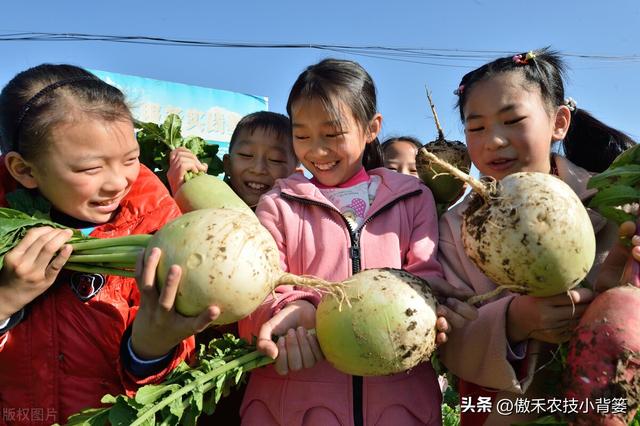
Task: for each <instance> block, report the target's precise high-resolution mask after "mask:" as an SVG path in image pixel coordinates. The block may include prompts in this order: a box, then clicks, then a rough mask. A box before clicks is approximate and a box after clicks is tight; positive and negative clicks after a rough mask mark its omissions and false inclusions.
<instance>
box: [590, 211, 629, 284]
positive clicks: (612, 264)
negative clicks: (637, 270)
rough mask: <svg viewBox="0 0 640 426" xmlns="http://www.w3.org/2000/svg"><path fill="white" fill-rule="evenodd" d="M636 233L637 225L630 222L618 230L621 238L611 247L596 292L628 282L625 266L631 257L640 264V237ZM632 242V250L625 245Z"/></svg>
mask: <svg viewBox="0 0 640 426" xmlns="http://www.w3.org/2000/svg"><path fill="white" fill-rule="evenodd" d="M635 233H636V224H635V223H633V222H631V221H629V222H624V223H623V224H621V225H620V228H619V229H618V235H619V236H620V238H619V239H618V241H617V243H616V244H614V246H613V247H611V250H610V251H609V254H608V255H607V258H606V259H605V260H604V262H603V263H602V266H601V267H600V271H599V272H598V277H597V278H596V282H595V290H596V291H597V292H603V291H605V290H608V289H610V288H612V287H615V286H618V285H620V284H624V281H626V279H625V277H624V276H623V273H624V270H625V266H626V264H627V261H628V260H629V256H633V258H634V259H635V260H636V261H637V262H640V236H637V235H634V234H635ZM629 239H630V241H631V248H630V247H628V246H627V245H626V244H624V241H629Z"/></svg>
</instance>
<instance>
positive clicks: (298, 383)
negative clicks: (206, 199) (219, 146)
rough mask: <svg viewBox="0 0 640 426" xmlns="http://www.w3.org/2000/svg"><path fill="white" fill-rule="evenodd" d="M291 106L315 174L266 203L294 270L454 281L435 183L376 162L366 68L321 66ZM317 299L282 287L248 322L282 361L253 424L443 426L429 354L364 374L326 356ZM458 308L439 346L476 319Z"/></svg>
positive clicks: (251, 416) (245, 332) (260, 211)
mask: <svg viewBox="0 0 640 426" xmlns="http://www.w3.org/2000/svg"><path fill="white" fill-rule="evenodd" d="M287 112H288V113H289V116H290V117H291V120H292V127H293V144H294V149H295V153H296V156H297V157H298V159H299V160H300V161H301V162H302V163H303V164H304V166H305V167H306V168H307V170H309V171H310V172H311V174H312V175H313V178H312V179H310V180H309V179H307V178H306V177H304V176H303V175H300V174H294V175H293V176H291V177H289V178H287V179H281V180H278V181H277V182H276V185H275V187H274V189H273V190H272V191H271V192H269V193H267V194H266V195H265V196H263V197H262V198H261V200H260V203H259V204H258V208H257V211H256V214H257V215H258V217H259V219H260V221H261V222H262V224H263V225H264V226H265V227H266V228H267V229H268V230H269V231H270V232H271V233H272V234H273V236H274V238H275V240H276V242H277V244H278V247H279V249H280V255H281V261H282V262H281V263H282V267H283V268H284V270H286V271H288V272H292V273H295V274H300V275H302V274H307V275H314V276H317V277H320V278H323V279H326V280H331V281H341V280H344V279H346V278H348V277H349V276H351V275H352V274H354V273H356V272H358V271H360V270H363V269H369V268H380V267H393V268H402V269H405V270H407V271H409V272H411V273H413V274H415V275H418V276H420V277H422V278H424V279H427V280H428V281H429V282H430V283H431V284H432V287H434V288H435V289H436V290H437V289H439V288H442V289H446V288H447V287H448V285H446V284H444V283H443V282H442V268H441V266H440V264H439V262H438V260H437V259H436V256H435V255H436V252H437V242H438V223H437V218H436V210H435V205H434V200H433V197H432V195H431V193H430V191H429V190H428V189H427V188H426V187H425V186H423V185H422V184H421V183H420V181H419V180H418V179H415V178H413V177H409V176H404V175H401V174H399V173H395V172H393V171H390V170H387V169H385V168H373V167H372V165H375V166H376V167H379V166H381V165H382V162H381V156H380V149H379V144H378V141H377V135H378V133H379V131H380V125H381V122H382V117H381V115H380V114H378V113H377V112H376V98H375V87H374V85H373V82H372V80H371V77H370V76H369V75H368V74H367V72H366V71H365V70H364V69H363V68H362V67H360V65H358V64H357V63H355V62H350V61H341V60H333V59H327V60H323V61H322V62H320V63H318V64H316V65H312V66H310V67H308V68H307V69H306V70H305V71H304V72H303V73H302V74H301V75H300V76H299V77H298V80H297V81H296V82H295V84H294V86H293V88H292V90H291V94H290V95H289V100H288V103H287ZM363 165H364V166H363ZM449 288H452V287H450V286H449ZM449 294H450V295H451V296H458V297H460V296H464V295H467V293H466V292H455V293H452V292H451V291H449ZM318 302H319V300H318V296H317V295H316V294H315V293H312V292H308V291H303V290H299V289H295V288H292V287H284V286H282V287H279V288H278V289H277V290H276V297H275V298H270V299H268V300H267V301H266V302H265V303H264V304H263V305H262V306H261V308H260V309H258V310H257V311H256V312H255V313H254V314H253V315H252V316H251V317H249V318H248V319H245V320H243V321H241V322H240V334H241V335H242V336H243V337H245V338H249V339H251V338H252V337H257V339H258V340H257V345H258V348H259V349H260V350H261V351H263V352H264V353H265V354H267V355H269V356H271V357H272V358H274V359H276V362H275V364H274V365H273V366H269V367H265V368H262V369H259V370H256V371H254V372H252V375H251V379H250V382H249V386H248V388H247V391H246V394H245V398H244V401H243V404H242V408H241V415H242V419H243V424H247V425H258V424H259V425H275V424H280V425H327V426H330V425H362V424H366V425H391V424H393V425H418V424H420V425H424V424H427V425H439V424H441V414H440V404H441V399H442V398H441V394H440V389H439V386H438V382H437V378H436V374H435V372H434V370H433V368H432V367H431V364H430V363H429V362H428V361H427V362H424V363H422V364H421V365H419V366H418V367H416V368H414V369H413V370H411V371H410V372H407V373H402V374H396V375H392V376H385V377H364V378H363V377H354V376H349V375H346V374H343V373H341V372H339V371H337V370H335V369H334V368H333V367H331V365H329V364H328V363H327V362H326V361H324V359H323V355H322V352H321V350H320V348H319V346H318V342H317V341H316V339H315V337H314V336H313V335H312V334H309V333H307V330H309V329H311V328H314V326H315V307H316V305H317V303H318ZM447 305H448V307H447V306H444V305H442V306H440V307H439V308H438V311H439V312H438V314H439V316H440V318H438V330H439V333H438V342H439V343H443V342H444V341H446V332H447V331H448V330H449V328H450V326H451V325H453V326H458V325H460V324H461V323H463V322H464V321H465V319H466V318H467V317H468V318H473V316H474V315H475V310H474V309H473V308H471V307H469V306H468V305H466V304H464V303H462V302H459V301H457V300H454V299H452V298H450V299H449V300H448V303H447ZM456 311H457V312H456ZM445 316H446V319H445ZM274 335H275V336H280V337H278V338H277V342H276V343H274V342H273V341H272V336H274Z"/></svg>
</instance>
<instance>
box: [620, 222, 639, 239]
mask: <svg viewBox="0 0 640 426" xmlns="http://www.w3.org/2000/svg"><path fill="white" fill-rule="evenodd" d="M635 233H636V224H635V223H634V222H633V221H630V220H628V221H626V222H623V223H621V224H620V227H618V236H620V238H621V239H625V238H631V237H632V236H633V234H635Z"/></svg>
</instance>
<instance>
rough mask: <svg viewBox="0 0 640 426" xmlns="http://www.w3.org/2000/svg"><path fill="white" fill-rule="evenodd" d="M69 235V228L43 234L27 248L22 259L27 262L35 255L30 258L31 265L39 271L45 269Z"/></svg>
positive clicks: (70, 232)
mask: <svg viewBox="0 0 640 426" xmlns="http://www.w3.org/2000/svg"><path fill="white" fill-rule="evenodd" d="M71 235H72V231H71V230H70V229H55V230H52V231H51V232H49V233H47V234H44V235H43V236H42V237H40V238H38V240H37V241H36V242H34V244H33V245H32V246H31V247H30V248H29V250H28V252H27V253H26V255H25V257H24V259H23V260H24V261H25V262H29V261H30V260H31V259H32V258H33V257H32V256H34V255H35V258H33V260H32V262H33V263H32V264H33V266H34V267H35V268H36V269H37V270H39V271H46V269H47V267H48V266H49V264H50V263H51V260H52V259H53V258H54V257H55V256H56V253H57V251H58V250H60V248H61V247H62V246H63V245H64V243H65V242H66V241H67V240H69V238H71ZM45 274H46V272H45Z"/></svg>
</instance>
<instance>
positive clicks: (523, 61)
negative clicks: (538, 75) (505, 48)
mask: <svg viewBox="0 0 640 426" xmlns="http://www.w3.org/2000/svg"><path fill="white" fill-rule="evenodd" d="M535 57H536V54H535V53H533V52H532V51H529V52H527V53H526V54H525V55H524V56H523V55H522V54H518V55H514V56H513V58H512V59H513V62H515V63H516V65H527V64H528V63H529V61H530V60H532V59H535Z"/></svg>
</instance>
